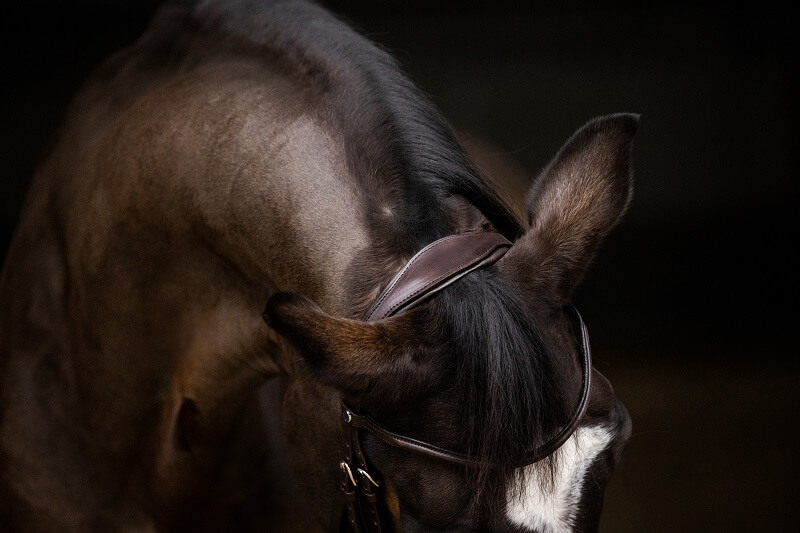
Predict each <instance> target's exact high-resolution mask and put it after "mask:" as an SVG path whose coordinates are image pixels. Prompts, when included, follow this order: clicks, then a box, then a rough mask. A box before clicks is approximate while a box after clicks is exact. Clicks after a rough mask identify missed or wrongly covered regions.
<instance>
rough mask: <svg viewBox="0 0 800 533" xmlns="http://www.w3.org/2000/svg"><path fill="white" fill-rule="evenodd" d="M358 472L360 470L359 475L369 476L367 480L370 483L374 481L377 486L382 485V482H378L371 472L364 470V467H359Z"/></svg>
mask: <svg viewBox="0 0 800 533" xmlns="http://www.w3.org/2000/svg"><path fill="white" fill-rule="evenodd" d="M356 472H358V475H359V476H361V477H364V478H367V480H368V481H369V482H370V483H372V484H373V485H375V488H379V487H380V486H381V485H380V483H378V482H377V481H375V480H374V479H372V476H370V475H369V472H367V471H366V470H364V469H363V468H357V469H356Z"/></svg>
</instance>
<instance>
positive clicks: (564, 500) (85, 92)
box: [0, 0, 638, 532]
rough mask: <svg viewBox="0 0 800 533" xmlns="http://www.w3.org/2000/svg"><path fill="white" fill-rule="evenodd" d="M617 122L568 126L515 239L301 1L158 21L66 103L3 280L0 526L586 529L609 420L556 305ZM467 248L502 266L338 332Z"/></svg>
mask: <svg viewBox="0 0 800 533" xmlns="http://www.w3.org/2000/svg"><path fill="white" fill-rule="evenodd" d="M637 127H638V117H637V116H636V115H631V114H615V115H609V116H604V117H600V118H596V119H594V120H592V121H590V122H588V123H587V124H586V125H585V126H583V127H582V128H580V129H579V130H578V131H577V133H575V134H574V136H573V137H572V138H570V139H569V140H568V141H567V142H566V144H565V145H564V147H563V148H562V149H561V150H560V151H559V152H558V154H557V155H556V156H555V157H554V159H553V160H552V162H551V163H550V164H549V165H548V166H547V167H546V168H545V169H544V170H543V171H542V173H541V174H540V176H539V177H538V178H537V179H536V180H535V181H534V183H533V185H532V188H531V189H530V191H529V192H528V194H527V196H526V198H525V200H524V202H525V206H526V214H525V216H524V217H523V219H524V221H520V220H519V218H518V217H517V216H515V214H514V213H513V212H512V210H511V209H510V208H509V207H508V206H507V204H506V203H505V202H504V201H503V200H502V199H501V196H500V194H499V193H498V191H497V189H496V188H495V187H494V186H492V185H490V184H489V183H488V182H487V181H486V180H485V179H484V178H483V177H482V175H481V173H480V172H479V171H478V170H477V169H476V165H475V164H474V163H473V162H472V161H471V160H470V159H469V157H468V156H467V155H466V154H465V152H464V150H463V149H462V148H461V146H460V145H459V143H458V142H457V141H456V139H455V136H454V134H453V131H452V130H451V128H450V127H449V126H448V124H447V123H446V121H445V120H444V119H443V118H442V117H441V115H440V114H439V112H438V111H437V110H436V109H435V108H434V106H433V105H432V104H431V103H430V101H429V100H428V98H426V97H425V95H424V94H423V93H422V92H421V91H420V90H419V89H418V88H417V87H415V85H414V84H413V83H412V82H411V81H409V79H408V78H407V77H406V76H404V75H403V74H402V72H401V70H400V68H399V67H398V66H397V64H396V62H395V61H394V60H393V59H392V58H391V57H390V55H389V54H387V53H386V52H385V51H383V50H381V49H380V48H378V47H377V46H375V45H373V44H371V43H370V42H369V41H368V40H366V39H365V38H363V37H361V36H359V35H357V34H356V33H355V32H354V31H352V30H351V29H350V28H349V27H348V26H347V25H346V24H344V23H343V22H341V21H339V20H338V19H337V18H336V17H335V16H333V15H332V14H330V13H328V12H327V11H325V10H324V9H323V8H321V7H319V6H317V5H314V4H310V3H305V2H267V1H263V2H261V1H239V0H237V1H222V0H207V1H201V2H176V3H174V4H169V5H167V6H165V7H163V8H162V9H161V10H160V11H159V14H158V15H157V16H156V17H155V18H154V20H153V21H152V23H151V25H150V27H149V29H148V30H147V32H146V33H145V34H144V35H143V36H142V37H141V39H140V40H139V41H138V42H136V43H135V44H134V45H132V46H131V47H130V48H128V49H126V50H123V51H121V52H119V53H117V54H116V55H114V56H113V57H111V58H110V59H109V60H108V61H107V62H106V63H105V64H104V65H103V66H102V67H101V68H100V69H99V70H98V71H97V72H96V73H95V74H94V75H93V77H92V78H91V79H90V80H89V81H88V82H87V83H86V85H85V86H84V87H83V89H82V90H81V91H80V92H79V94H78V95H77V97H76V98H75V99H74V101H73V103H72V104H71V107H70V110H69V112H68V115H67V118H66V120H65V123H64V125H63V127H62V129H61V131H60V133H59V135H58V139H57V141H56V142H55V144H54V145H53V146H52V148H51V150H50V151H49V153H48V154H47V155H46V157H45V158H44V160H43V161H42V163H41V164H40V166H39V167H38V169H37V172H36V176H35V179H34V181H33V183H32V185H31V188H30V191H29V194H28V197H27V199H26V203H25V205H24V209H23V214H22V216H21V219H20V221H19V225H18V228H17V230H16V233H15V236H14V238H13V242H12V244H11V247H10V250H9V252H8V255H7V259H6V262H5V265H4V267H3V271H2V281H0V301H1V302H2V306H0V365H1V367H0V380H2V381H0V382H1V383H2V386H1V387H2V388H0V394H1V395H2V396H1V397H0V468H1V470H0V524H2V525H3V526H5V527H6V528H8V529H11V530H19V531H52V530H58V531H87V530H89V531H95V530H96V531H153V530H161V531H181V530H190V531H203V530H207V531H220V530H223V531H226V530H236V531H241V530H260V531H264V530H266V531H347V530H350V529H356V530H359V528H362V527H364V529H365V530H370V531H371V530H377V529H374V528H375V527H377V528H379V529H380V528H382V529H383V530H395V531H414V532H418V531H514V532H528V531H541V532H562V531H591V530H595V529H596V528H597V527H598V523H599V517H600V512H601V508H602V501H603V491H604V486H605V484H606V482H607V479H608V477H609V475H610V474H611V471H612V470H613V469H614V467H615V465H616V464H617V463H618V461H619V459H620V456H621V453H622V449H623V448H624V445H625V442H626V441H627V439H628V437H629V435H630V421H629V418H628V415H627V413H626V411H625V409H624V407H623V406H622V404H621V403H620V402H619V401H618V400H617V399H616V397H615V396H614V393H613V390H612V388H611V386H610V384H609V383H608V381H607V380H606V379H605V378H604V377H603V376H602V375H601V374H599V373H598V372H597V371H596V370H594V369H592V368H591V364H590V363H589V360H588V344H586V338H585V330H584V328H583V325H582V322H580V320H579V319H578V318H576V316H577V315H575V314H574V313H573V312H572V311H570V309H571V308H570V307H569V301H570V298H571V295H572V294H573V291H574V289H575V287H576V285H577V284H578V283H579V281H580V279H581V277H582V276H583V274H584V272H585V270H586V268H587V266H588V264H589V263H590V261H591V260H592V258H593V256H594V254H595V251H596V250H597V248H598V246H599V245H600V243H601V241H602V240H603V238H604V237H605V236H606V234H607V233H608V232H609V231H610V230H611V229H612V228H613V227H614V226H615V225H616V224H617V222H618V221H619V219H620V217H621V216H622V214H623V213H624V211H625V209H626V207H627V205H628V203H629V199H630V194H631V170H630V157H631V156H630V152H631V146H632V141H633V137H634V135H635V132H636V130H637ZM476 235H477V236H478V238H479V239H483V238H487V239H490V240H493V241H496V242H498V243H501V245H500V248H502V252H503V253H502V257H493V259H492V261H486V262H483V263H481V264H477V263H475V261H473V262H472V263H470V264H474V265H475V268H471V269H470V270H469V271H468V272H467V271H465V272H462V273H461V274H459V278H458V279H454V280H453V282H452V283H449V284H447V286H444V287H438V288H437V291H436V292H435V294H434V293H433V292H431V293H430V294H428V296H429V297H427V298H426V299H424V300H423V301H419V302H416V305H415V306H413V307H410V306H409V307H408V308H405V309H402V310H401V312H397V313H395V314H387V315H386V316H385V317H383V318H380V319H375V320H365V319H364V318H365V317H366V316H367V314H368V313H369V312H370V309H372V308H373V307H374V306H375V304H376V301H377V300H379V298H380V299H383V298H384V297H385V295H386V294H387V290H390V289H391V287H390V284H391V282H392V281H393V279H395V276H396V275H397V273H398V272H400V271H401V270H403V271H404V269H406V268H408V267H409V264H411V263H413V261H411V262H410V260H411V259H412V258H414V257H419V255H418V254H419V252H420V251H421V250H423V249H426V247H430V246H432V245H433V244H435V243H439V242H442V241H443V240H445V239H455V238H459V239H460V238H462V237H464V236H466V238H468V239H472V238H473V237H474V236H476ZM456 240H457V239H456ZM448 242H455V241H448ZM459 242H460V241H459ZM503 243H507V244H503ZM440 249H442V248H440ZM462 251H463V248H459V249H458V250H456V252H459V253H461V252H462ZM427 257H428V258H429V259H430V258H431V257H432V256H430V255H428V256H427ZM447 257H449V256H447ZM445 259H446V257H445V256H443V255H441V254H440V255H439V256H436V257H433V259H432V260H431V261H429V263H430V264H431V265H433V266H432V268H434V269H436V268H441V261H442V260H445ZM473 259H474V258H473ZM470 260H472V259H470ZM395 281H397V280H396V279H395ZM382 294H383V295H384V296H381V295H382ZM265 303H266V308H265ZM262 314H263V317H262ZM589 379H590V380H591V386H589ZM572 418H574V419H575V420H574V423H570V420H571V419H572ZM356 421H357V422H358V424H356ZM343 424H344V430H343ZM348 424H350V426H349V429H348ZM354 428H355V429H354ZM359 428H361V429H359ZM362 429H363V431H362ZM567 430H568V431H567ZM348 431H349V433H348ZM343 432H344V433H345V434H348V435H350V437H353V435H355V437H353V438H354V439H355V440H345V442H346V444H345V448H348V446H350V445H352V446H355V447H356V448H358V449H357V450H355V451H356V452H358V459H359V462H353V463H352V464H351V463H347V462H346V461H343V460H342V449H343V439H347V438H348V437H346V436H343ZM557 435H561V436H562V437H563V438H561V437H559V438H558V439H556V437H554V436H557ZM393 439H394V440H393ZM415 443H416V444H415ZM548 443H550V444H553V443H556V444H557V446H551V447H555V448H557V449H555V450H548V452H547V453H546V454H543V455H544V456H542V457H536V458H535V459H536V460H535V461H534V462H531V461H525V458H526V457H530V451H531V450H537V449H539V450H541V449H545V448H546V447H547V446H548ZM414 446H417V448H414ZM348 449H349V448H348ZM437 450H438V451H439V452H437ZM350 451H351V452H353V450H352V449H351V450H350ZM436 453H439V455H438V456H437V455H436ZM454 458H455V459H454ZM458 458H463V460H460V459H458ZM362 459H363V460H362ZM459 461H460V462H459ZM354 475H355V476H357V478H356V477H353V476H354ZM342 487H343V488H344V491H345V493H347V491H348V490H349V489H352V490H351V492H354V491H360V494H357V496H358V497H359V498H361V499H360V500H359V502H360V503H359V505H360V507H359V508H357V509H356V511H357V512H358V513H365V514H367V512H368V511H370V510H371V511H370V512H372V511H375V512H377V513H378V514H377V515H375V516H376V517H377V518H375V520H374V522H373V523H370V524H367V526H361V525H359V524H356V523H351V521H349V520H348V512H349V510H351V507H350V505H351V503H352V502H350V503H348V502H347V501H345V500H346V498H343V497H342V493H341V492H340V490H339V489H340V488H342ZM378 487H380V490H377V488H378ZM372 489H375V490H374V492H370V490H372ZM365 498H366V499H370V498H371V499H370V500H369V501H368V502H367V503H364V501H363V500H364V499H365ZM361 518H364V517H363V516H362V517H361Z"/></svg>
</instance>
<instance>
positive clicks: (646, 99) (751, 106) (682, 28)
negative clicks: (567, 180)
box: [0, 0, 800, 531]
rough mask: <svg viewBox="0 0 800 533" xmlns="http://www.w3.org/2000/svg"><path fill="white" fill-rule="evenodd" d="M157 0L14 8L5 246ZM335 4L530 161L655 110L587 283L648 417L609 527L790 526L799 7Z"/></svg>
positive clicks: (606, 339)
mask: <svg viewBox="0 0 800 533" xmlns="http://www.w3.org/2000/svg"><path fill="white" fill-rule="evenodd" d="M157 3H158V2H154V1H143V2H135V1H132V0H127V1H125V0H118V1H112V2H102V1H100V0H84V1H78V0H69V1H66V2H60V3H58V4H57V5H56V4H48V3H43V2H34V3H30V4H25V5H17V6H15V7H12V8H4V13H3V15H2V17H3V19H2V38H3V40H4V41H5V42H3V46H2V50H3V52H2V54H3V57H2V59H3V62H4V63H3V65H2V72H3V75H2V78H3V80H4V81H3V89H4V91H5V92H6V94H5V95H4V97H3V98H2V108H0V113H1V114H2V128H1V129H2V139H1V141H2V142H0V146H2V150H3V152H2V182H0V183H2V185H0V217H1V218H0V250H1V252H0V257H4V255H5V250H6V248H7V245H8V240H9V238H10V236H11V233H12V231H13V228H14V225H15V223H16V218H17V216H18V213H19V210H20V206H21V203H22V199H23V196H24V192H25V188H26V185H27V182H28V180H29V178H30V176H31V175H32V173H33V169H34V166H35V164H36V162H37V160H38V159H39V157H40V156H41V154H42V152H43V150H45V149H46V147H47V143H48V142H49V141H50V139H51V137H52V134H53V133H54V131H55V129H56V127H57V126H58V124H59V121H60V118H61V116H62V113H63V111H64V109H65V106H66V105H67V103H68V101H69V99H70V97H71V95H72V94H73V93H74V91H75V90H76V89H77V87H78V85H79V83H80V82H81V80H83V79H84V78H85V77H86V76H87V75H88V73H89V72H90V70H91V68H92V67H93V66H95V65H96V64H97V63H98V62H100V61H101V60H102V59H103V58H104V57H106V56H107V55H108V54H109V53H110V52H112V51H113V50H115V49H117V48H120V47H122V46H125V45H126V44H128V43H131V42H132V41H133V40H134V39H135V38H136V37H137V36H138V35H139V33H140V32H141V31H142V30H143V28H144V27H145V25H146V24H147V21H148V19H149V17H150V16H151V15H152V13H153V10H154V8H155V6H156V5H157ZM327 4H328V5H330V7H331V8H332V9H333V10H334V11H335V12H337V13H340V14H341V15H343V16H344V17H345V18H346V19H348V20H350V21H352V22H353V23H354V24H355V25H356V26H357V27H358V28H359V29H360V30H361V31H362V32H364V33H366V34H367V35H368V36H369V37H370V38H372V39H373V40H375V41H378V42H380V43H382V44H383V45H384V46H386V47H387V48H389V49H390V50H391V51H392V52H393V53H394V54H395V56H396V57H398V58H399V60H400V61H401V62H402V64H403V65H404V67H405V68H406V70H407V71H408V72H409V73H410V75H411V76H412V78H414V79H415V80H416V81H417V82H418V83H419V84H420V85H421V86H422V87H423V89H424V90H425V91H426V92H427V93H428V94H429V95H430V96H431V97H432V99H433V100H434V101H435V102H436V104H437V105H438V106H439V107H440V108H441V109H442V110H443V112H444V113H445V115H446V116H447V117H448V118H449V119H450V120H451V121H452V123H453V125H454V126H455V127H457V128H458V129H459V130H461V131H464V132H467V133H470V134H473V135H477V136H480V137H482V138H483V139H485V140H487V141H488V142H489V143H491V146H492V148H491V150H494V151H496V154H497V155H501V156H506V157H509V158H512V159H515V160H516V161H517V162H518V164H519V165H520V166H521V168H523V169H525V171H526V172H527V173H528V174H529V175H531V176H533V175H535V174H536V173H537V172H538V170H539V169H540V168H541V167H542V166H543V165H545V164H546V163H547V161H548V160H549V158H550V157H552V155H553V154H554V153H555V152H556V151H557V150H558V148H559V147H560V146H561V144H562V143H563V142H564V141H565V140H566V139H567V138H568V137H569V136H570V135H571V133H572V132H573V131H574V130H575V129H577V128H578V127H579V126H580V125H581V124H583V123H584V122H585V121H587V120H589V119H591V118H592V117H594V116H597V115H601V114H605V113H611V112H617V111H630V112H637V113H641V114H642V125H641V128H640V131H639V134H638V137H637V141H636V143H637V144H636V149H635V164H636V186H635V197H634V201H633V204H632V207H631V210H630V212H629V213H628V215H627V217H626V219H625V220H624V222H623V223H622V225H621V226H620V227H619V228H618V230H617V231H616V232H615V233H614V234H613V235H612V236H611V238H610V239H609V240H608V242H607V244H606V246H605V247H604V248H603V250H602V252H601V254H600V256H599V257H598V259H597V261H596V264H595V267H594V268H593V270H592V271H591V273H590V274H589V276H588V278H587V279H586V281H585V283H584V285H583V287H582V288H581V290H580V292H579V294H578V297H577V303H578V305H579V307H580V308H581V310H582V312H583V314H584V316H585V318H586V320H587V322H588V324H589V328H590V331H591V333H592V336H593V345H594V352H595V359H596V361H595V364H596V366H597V367H598V368H599V369H600V370H601V371H603V372H604V373H605V374H606V375H607V376H608V377H609V378H610V380H611V382H612V383H613V384H614V385H615V387H616V389H617V392H618V394H619V396H620V397H621V398H622V399H623V401H624V402H625V404H626V405H627V406H628V409H629V411H630V413H631V415H632V417H633V420H634V436H633V438H632V439H631V442H630V444H629V448H628V451H627V452H626V456H625V461H624V463H623V465H622V466H621V468H620V470H619V471H618V472H617V474H616V475H615V477H614V478H613V480H612V483H611V485H610V487H609V490H608V493H607V502H606V512H605V515H604V519H603V529H604V530H605V531H709V530H711V531H754V530H760V531H764V530H770V529H776V528H780V527H781V526H783V525H784V520H785V519H787V518H788V515H789V513H790V512H792V511H793V510H794V505H796V498H795V497H794V496H793V495H792V492H793V485H794V483H793V482H794V478H795V476H796V475H797V474H798V472H800V469H799V468H798V462H799V461H798V450H797V446H796V444H794V443H795V442H796V441H794V439H793V436H794V433H795V431H794V429H793V427H792V426H793V425H794V422H795V421H796V419H797V406H798V402H797V400H796V397H797V396H796V388H797V387H798V386H799V385H800V383H798V377H800V372H798V363H797V356H798V355H800V354H798V349H797V348H796V342H795V339H794V337H795V335H796V327H795V325H794V319H795V313H794V312H793V309H792V304H793V303H794V302H795V297H796V295H797V284H796V275H797V272H798V268H797V267H798V265H797V262H796V260H795V259H794V255H795V251H796V248H797V245H798V242H799V241H798V232H797V229H796V223H795V219H796V216H797V206H798V198H797V177H798V176H797V172H796V171H794V170H793V169H790V153H791V150H792V149H793V148H794V145H795V142H796V140H797V139H796V136H795V135H794V134H795V131H796V127H795V125H796V122H795V121H796V119H797V115H796V114H795V113H794V108H793V107H790V87H791V88H793V87H794V86H795V83H794V82H795V81H796V73H797V64H796V55H795V54H794V53H793V51H792V50H793V47H792V46H791V45H792V42H791V41H795V40H796V39H792V40H790V28H789V23H790V22H789V21H790V20H792V18H791V17H790V16H789V14H788V13H787V12H784V11H783V9H782V8H779V7H777V6H775V5H773V4H770V3H764V2H757V3H751V4H750V5H749V6H748V7H737V6H734V5H726V4H722V3H720V4H704V5H703V6H700V7H698V6H697V5H694V4H693V3H688V2H687V3H682V2H679V3H674V2H669V3H666V2H663V3H662V2H659V1H656V2H647V3H644V4H645V5H644V6H641V5H638V4H634V3H629V4H624V3H623V4H614V5H613V6H609V5H602V4H598V3H577V4H575V3H572V4H568V5H562V6H561V7H557V8H556V7H552V6H551V7H538V6H528V7H524V8H522V7H519V6H517V5H516V4H515V3H510V2H502V1H501V2H498V1H494V2H486V3H472V2H459V3H430V2H421V1H419V2H415V1H405V2H376V1H367V0H363V1H356V0H352V1H333V2H327ZM792 96H793V95H792ZM0 305H2V302H0Z"/></svg>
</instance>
